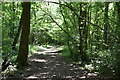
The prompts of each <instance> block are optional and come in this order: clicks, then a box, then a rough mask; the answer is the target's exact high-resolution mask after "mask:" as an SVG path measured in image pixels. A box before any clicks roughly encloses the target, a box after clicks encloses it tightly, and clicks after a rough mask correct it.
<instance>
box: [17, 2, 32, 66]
mask: <svg viewBox="0 0 120 80" xmlns="http://www.w3.org/2000/svg"><path fill="white" fill-rule="evenodd" d="M22 25H23V27H22V33H21V40H20V47H19V54H18V57H17V60H16V61H17V63H18V67H19V65H20V66H26V65H27V64H28V62H27V58H28V51H29V50H28V48H29V47H28V44H29V33H30V2H23V16H22Z"/></svg>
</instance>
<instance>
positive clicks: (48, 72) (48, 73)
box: [40, 72, 49, 75]
mask: <svg viewBox="0 0 120 80" xmlns="http://www.w3.org/2000/svg"><path fill="white" fill-rule="evenodd" d="M40 74H44V75H45V74H49V72H44V73H40Z"/></svg>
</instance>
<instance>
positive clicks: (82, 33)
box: [78, 3, 88, 61]
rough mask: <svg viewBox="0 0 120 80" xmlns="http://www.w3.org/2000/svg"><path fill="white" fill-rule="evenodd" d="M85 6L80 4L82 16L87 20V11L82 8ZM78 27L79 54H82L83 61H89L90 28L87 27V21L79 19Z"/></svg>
mask: <svg viewBox="0 0 120 80" xmlns="http://www.w3.org/2000/svg"><path fill="white" fill-rule="evenodd" d="M83 6H85V5H84V4H81V3H80V16H81V17H82V18H86V11H85V9H84V10H83V9H82V7H83ZM78 26H79V28H78V29H79V42H80V43H79V50H78V53H79V54H80V58H81V60H82V61H86V60H87V55H86V50H87V36H88V28H87V27H86V20H84V19H81V18H80V17H79V19H78Z"/></svg>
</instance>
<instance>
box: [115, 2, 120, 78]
mask: <svg viewBox="0 0 120 80" xmlns="http://www.w3.org/2000/svg"><path fill="white" fill-rule="evenodd" d="M116 7H117V17H118V24H119V23H120V2H116ZM117 34H118V35H117V37H118V38H119V40H117V46H116V52H117V53H116V66H117V69H116V76H117V77H118V78H119V79H120V26H119V25H118V27H117ZM119 79H118V80H119Z"/></svg>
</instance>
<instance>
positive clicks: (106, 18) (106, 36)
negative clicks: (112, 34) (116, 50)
mask: <svg viewBox="0 0 120 80" xmlns="http://www.w3.org/2000/svg"><path fill="white" fill-rule="evenodd" d="M108 7H109V3H108V2H106V3H105V13H104V22H105V24H104V30H105V32H104V44H105V45H104V48H105V49H108V35H107V32H106V31H108V26H109V22H108Z"/></svg>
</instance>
